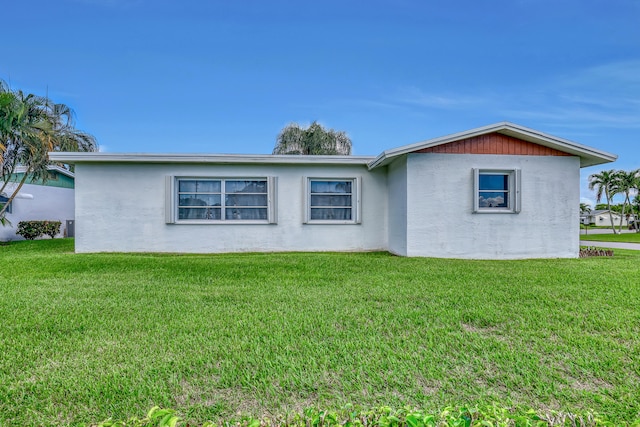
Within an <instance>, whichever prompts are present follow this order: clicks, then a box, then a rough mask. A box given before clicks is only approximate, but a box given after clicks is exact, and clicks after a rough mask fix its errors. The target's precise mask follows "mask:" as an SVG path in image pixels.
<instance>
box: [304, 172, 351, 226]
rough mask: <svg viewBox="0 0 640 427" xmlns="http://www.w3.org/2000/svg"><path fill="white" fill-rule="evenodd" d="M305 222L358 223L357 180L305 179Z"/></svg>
mask: <svg viewBox="0 0 640 427" xmlns="http://www.w3.org/2000/svg"><path fill="white" fill-rule="evenodd" d="M305 195H306V213H305V216H306V222H307V223H332V224H354V223H359V222H360V179H359V178H306V194H305Z"/></svg>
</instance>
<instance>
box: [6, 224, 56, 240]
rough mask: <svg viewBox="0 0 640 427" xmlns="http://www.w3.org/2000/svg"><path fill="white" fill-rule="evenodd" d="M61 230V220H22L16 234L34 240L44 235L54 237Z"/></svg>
mask: <svg viewBox="0 0 640 427" xmlns="http://www.w3.org/2000/svg"><path fill="white" fill-rule="evenodd" d="M59 232H60V221H20V222H19V223H18V229H17V230H16V234H17V235H19V236H22V237H24V238H25V239H27V240H34V239H37V238H38V237H40V236H42V235H47V236H51V238H52V239H53V238H54V237H55V236H56V234H58V233H59Z"/></svg>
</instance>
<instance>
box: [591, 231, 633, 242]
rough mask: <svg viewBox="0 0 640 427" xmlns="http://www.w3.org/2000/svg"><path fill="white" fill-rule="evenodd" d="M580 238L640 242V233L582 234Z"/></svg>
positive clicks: (598, 240) (599, 240)
mask: <svg viewBox="0 0 640 427" xmlns="http://www.w3.org/2000/svg"><path fill="white" fill-rule="evenodd" d="M580 240H590V241H596V242H626V243H640V233H624V234H586V235H585V234H580Z"/></svg>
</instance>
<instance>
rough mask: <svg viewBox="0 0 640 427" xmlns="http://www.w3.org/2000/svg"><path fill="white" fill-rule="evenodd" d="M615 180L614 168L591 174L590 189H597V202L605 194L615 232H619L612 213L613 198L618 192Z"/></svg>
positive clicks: (612, 227)
mask: <svg viewBox="0 0 640 427" xmlns="http://www.w3.org/2000/svg"><path fill="white" fill-rule="evenodd" d="M615 180H616V171H615V170H613V169H612V170H608V171H602V172H600V173H594V174H592V175H589V190H593V189H595V190H596V202H597V203H600V200H602V195H603V194H604V196H605V197H606V198H607V208H608V210H609V220H610V221H611V229H612V230H613V234H617V232H616V227H615V225H614V224H613V215H612V214H611V198H612V197H613V196H614V195H615V194H616V187H615Z"/></svg>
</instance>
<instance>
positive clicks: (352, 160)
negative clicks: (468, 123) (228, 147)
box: [49, 122, 618, 169]
mask: <svg viewBox="0 0 640 427" xmlns="http://www.w3.org/2000/svg"><path fill="white" fill-rule="evenodd" d="M494 132H495V133H501V134H503V135H507V136H511V137H514V138H518V139H521V140H524V141H528V142H532V143H535V144H539V145H542V146H545V147H549V148H553V149H556V150H559V151H562V152H565V153H567V154H570V155H574V156H578V157H580V167H586V166H594V165H599V164H602V163H608V162H613V161H614V160H616V159H617V158H618V156H616V155H615V154H611V153H607V152H605V151H600V150H597V149H595V148H591V147H587V146H584V145H580V144H578V143H575V142H572V141H569V140H566V139H562V138H558V137H555V136H551V135H547V134H545V133H542V132H539V131H537V130H533V129H529V128H526V127H523V126H519V125H515V124H513V123H508V122H501V123H497V124H493V125H489V126H484V127H480V128H476V129H471V130H468V131H465V132H460V133H455V134H452V135H447V136H442V137H439V138H434V139H429V140H427V141H422V142H417V143H415V144H409V145H403V146H401V147H397V148H392V149H390V150H385V151H383V152H382V153H381V154H380V155H378V156H377V157H373V156H309V155H306V156H300V155H286V154H285V155H273V154H154V153H71V152H53V153H49V158H50V159H51V160H52V161H55V162H63V163H71V164H76V163H217V164H315V165H364V166H368V167H369V169H375V168H378V167H381V166H385V165H388V164H389V163H391V162H393V161H394V160H395V159H396V158H398V157H400V156H403V155H406V154H409V153H412V152H414V151H418V150H422V149H425V148H431V147H436V146H438V145H444V144H448V143H450V142H455V141H459V140H462V139H466V138H473V137H475V136H480V135H485V134H489V133H494ZM60 169H62V168H60Z"/></svg>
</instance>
